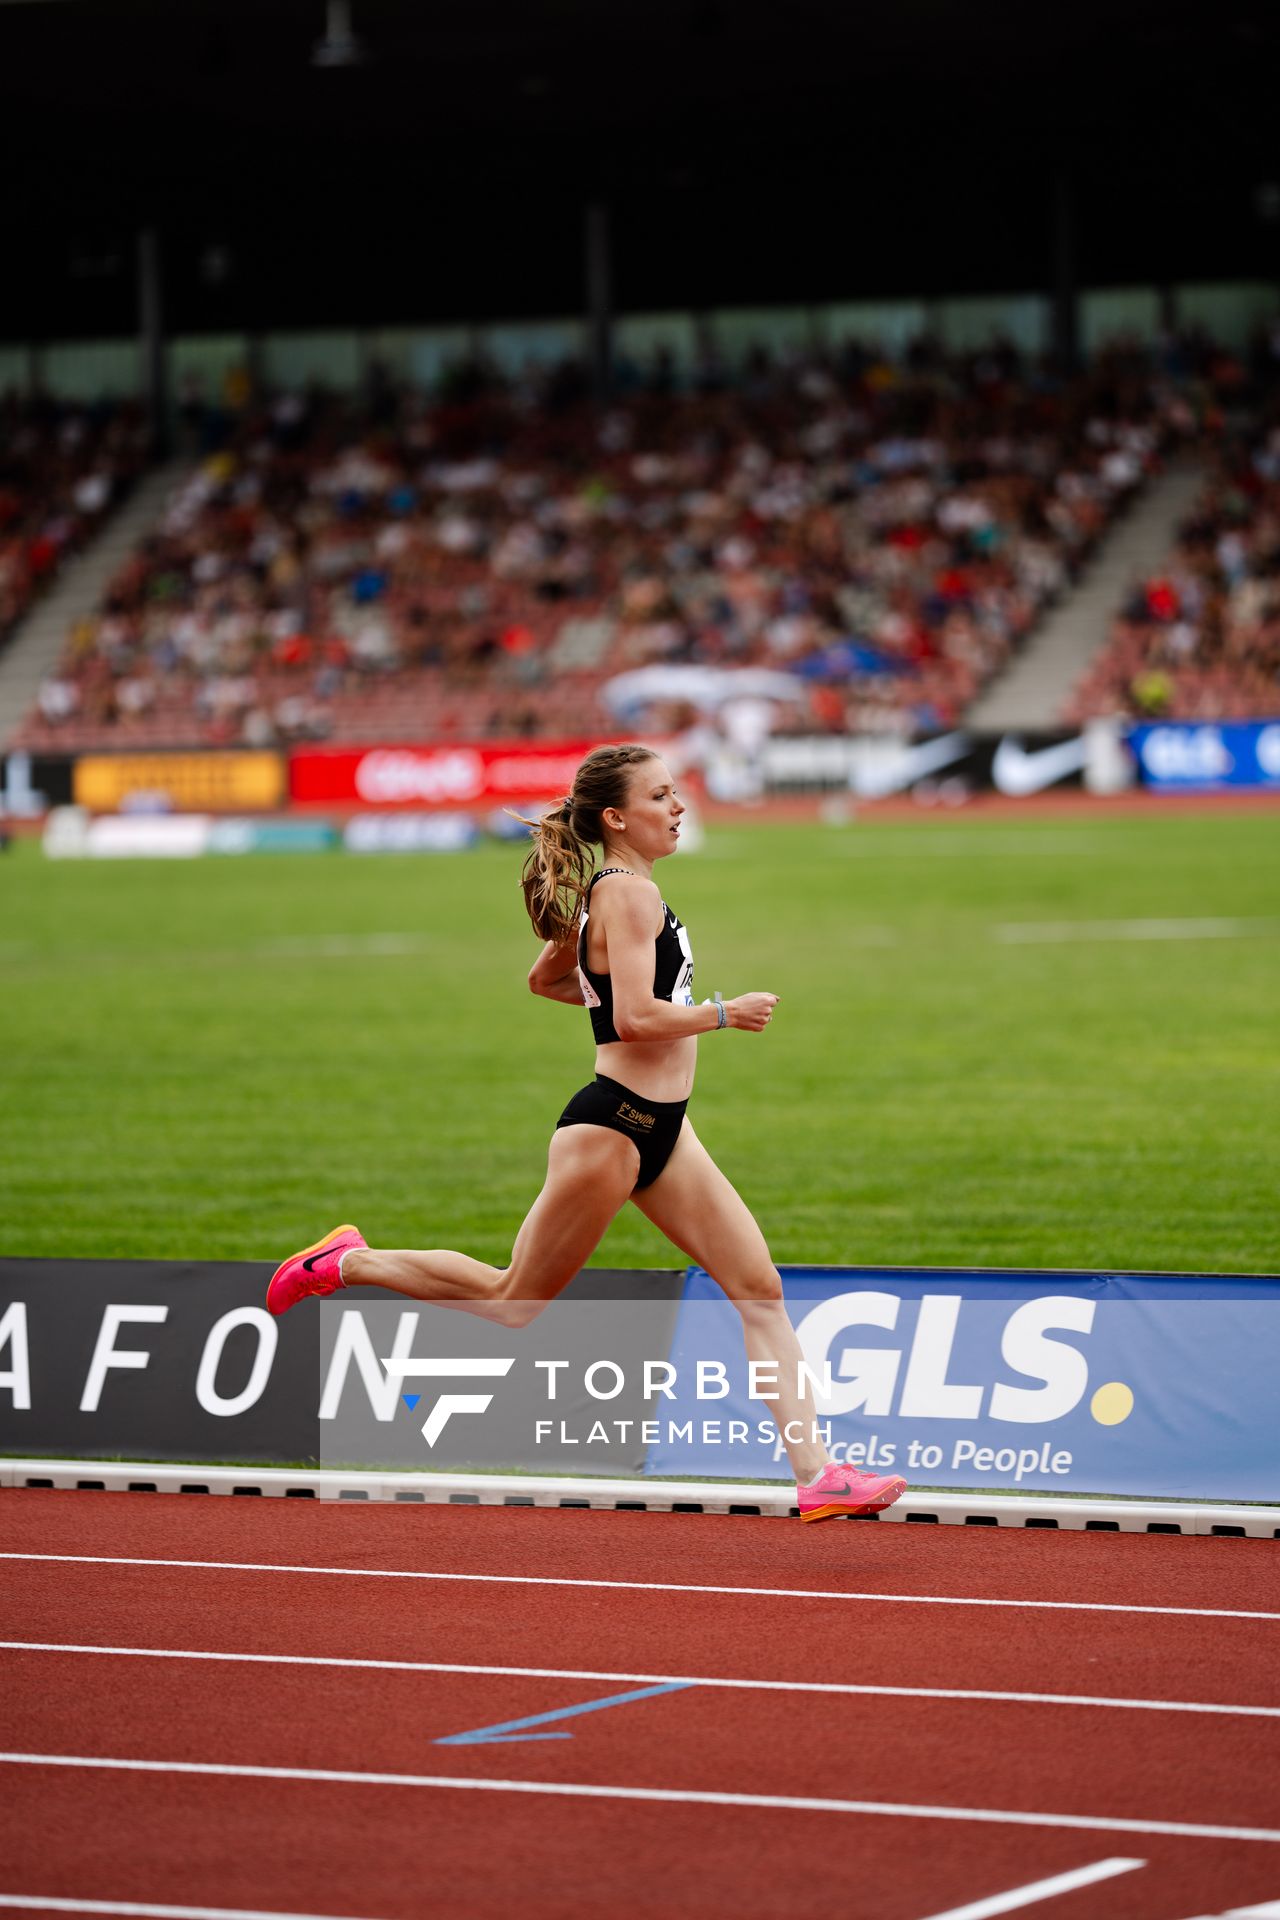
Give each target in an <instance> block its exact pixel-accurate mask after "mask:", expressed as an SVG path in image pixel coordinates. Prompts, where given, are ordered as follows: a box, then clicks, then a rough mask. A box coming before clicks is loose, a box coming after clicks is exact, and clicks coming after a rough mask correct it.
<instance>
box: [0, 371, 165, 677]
mask: <svg viewBox="0 0 1280 1920" xmlns="http://www.w3.org/2000/svg"><path fill="white" fill-rule="evenodd" d="M145 461H146V435H145V430H144V428H143V425H142V420H141V415H140V412H139V410H138V409H137V408H136V407H132V406H125V405H112V406H102V407H80V406H69V405H59V404H57V403H56V402H53V401H49V400H39V401H33V400H22V399H20V398H18V396H17V395H15V394H12V393H10V394H7V395H6V394H0V647H3V646H4V645H5V643H6V642H7V641H8V639H9V638H10V636H11V635H12V633H13V631H14V629H15V627H16V626H17V625H18V623H19V621H20V620H21V619H22V618H23V616H24V615H25V614H26V613H27V611H28V610H29V608H30V607H31V605H32V603H33V601H34V600H35V599H36V597H37V596H38V595H39V594H40V592H41V591H42V590H43V589H44V588H45V587H46V586H47V585H48V584H49V582H50V581H51V580H52V579H53V578H54V576H55V575H56V573H57V571H58V568H59V567H60V566H61V564H62V562H63V561H64V560H65V559H66V558H67V556H68V555H69V554H70V553H72V552H74V551H76V550H77V549H78V548H80V547H82V546H83V545H84V544H85V542H86V541H87V540H89V539H90V538H92V536H93V534H94V532H95V531H96V529H97V528H98V527H99V526H101V524H102V523H103V521H104V520H105V518H106V517H107V515H108V514H109V513H110V512H111V511H112V509H113V508H114V507H116V506H118V505H119V503H120V502H121V500H122V499H123V498H124V496H125V494H126V493H127V492H128V490H129V488H130V487H131V485H132V484H133V482H134V480H135V479H136V478H137V475H138V474H139V472H140V471H141V470H142V468H143V466H144V465H145Z"/></svg>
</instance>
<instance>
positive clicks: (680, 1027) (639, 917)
mask: <svg viewBox="0 0 1280 1920" xmlns="http://www.w3.org/2000/svg"><path fill="white" fill-rule="evenodd" d="M596 912H597V913H598V914H599V916H600V919H601V921H602V922H603V925H604V932H605V944H606V946H607V947H608V951H609V973H610V975H611V977H612V981H613V1024H614V1027H615V1028H616V1029H617V1034H618V1038H619V1039H620V1040H649V1041H653V1040H683V1039H687V1038H688V1037H689V1036H690V1035H691V1034H699V1033H712V1032H714V1031H715V1029H716V1027H718V1026H719V1024H720V1013H719V1009H718V1008H717V1007H716V1004H715V1002H714V1001H712V1000H704V1001H703V1003H702V1005H701V1006H698V1007H677V1006H672V1004H671V1002H670V1001H669V1000H657V999H655V998H654V993H653V972H654V941H655V939H656V938H657V934H658V930H659V927H660V925H661V913H662V898H661V895H660V894H659V892H658V889H657V887H655V886H654V884H653V882H652V881H648V882H645V883H642V884H640V885H637V886H627V887H625V888H623V887H622V886H621V885H619V886H617V887H616V888H613V889H611V890H610V893H609V894H608V896H607V897H606V898H604V899H602V900H600V902H599V906H598V907H597V909H596ZM776 1001H777V995H776V994H773V993H745V994H743V995H742V996H741V997H740V998H739V999H737V1000H726V1002H725V1008H726V1011H727V1013H728V1022H727V1024H728V1025H729V1026H731V1027H743V1028H746V1029H748V1030H749V1031H751V1032H755V1033H758V1032H759V1031H760V1030H761V1028H762V1027H763V1026H764V1025H765V1024H766V1022H767V1020H768V1017H769V1014H770V1013H771V1012H772V1010H773V1007H774V1005H775V1004H776Z"/></svg>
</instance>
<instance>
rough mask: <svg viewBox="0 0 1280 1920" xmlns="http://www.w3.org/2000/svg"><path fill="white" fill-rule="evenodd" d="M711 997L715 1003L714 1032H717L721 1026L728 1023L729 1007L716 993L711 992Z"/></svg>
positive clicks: (725, 1025)
mask: <svg viewBox="0 0 1280 1920" xmlns="http://www.w3.org/2000/svg"><path fill="white" fill-rule="evenodd" d="M711 998H712V999H713V1000H714V1001H715V1003H716V1032H717V1033H719V1031H720V1029H721V1027H727V1026H728V1024H729V1009H728V1008H727V1007H726V1006H725V1003H724V1001H723V1000H722V999H721V998H720V995H719V994H718V993H713V994H712V996H711Z"/></svg>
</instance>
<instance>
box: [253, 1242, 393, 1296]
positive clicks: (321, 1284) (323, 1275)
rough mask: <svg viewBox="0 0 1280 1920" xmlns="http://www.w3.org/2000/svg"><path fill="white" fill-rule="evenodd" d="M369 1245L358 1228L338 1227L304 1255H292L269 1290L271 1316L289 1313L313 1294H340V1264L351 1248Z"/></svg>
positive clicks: (278, 1270) (277, 1271)
mask: <svg viewBox="0 0 1280 1920" xmlns="http://www.w3.org/2000/svg"><path fill="white" fill-rule="evenodd" d="M368 1244H369V1242H368V1241H367V1240H366V1239H365V1237H364V1235H363V1234H362V1233H361V1232H360V1231H359V1229H358V1228H356V1227H352V1226H346V1227H335V1228H334V1229H333V1231H332V1232H331V1233H326V1235H325V1236H324V1239H323V1240H317V1241H316V1243H315V1245H314V1246H313V1247H304V1248H303V1249H302V1252H301V1253H291V1254H290V1255H289V1258H288V1259H287V1260H285V1261H283V1262H282V1263H281V1264H280V1266H278V1267H277V1268H276V1270H275V1272H274V1273H273V1274H272V1276H271V1284H270V1286H269V1287H268V1288H267V1308H268V1311H269V1312H271V1313H288V1311H289V1309H290V1307H294V1306H296V1305H297V1304H298V1302H299V1300H305V1299H306V1297H307V1295H308V1294H309V1293H336V1292H337V1290H338V1288H339V1287H340V1286H341V1285H342V1276H341V1274H340V1273H339V1271H338V1263H339V1261H340V1260H341V1259H342V1256H343V1254H344V1253H346V1251H347V1249H348V1248H349V1247H367V1246H368Z"/></svg>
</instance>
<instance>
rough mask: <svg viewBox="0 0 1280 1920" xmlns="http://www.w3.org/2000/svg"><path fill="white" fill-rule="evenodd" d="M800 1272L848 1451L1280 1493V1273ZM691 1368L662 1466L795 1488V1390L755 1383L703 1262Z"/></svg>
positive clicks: (664, 1440) (685, 1354)
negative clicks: (791, 1482)
mask: <svg viewBox="0 0 1280 1920" xmlns="http://www.w3.org/2000/svg"><path fill="white" fill-rule="evenodd" d="M781 1271H782V1279H783V1290H784V1297H785V1300H786V1305H787V1310H788V1312H789V1314H790V1316H791V1320H792V1323H793V1324H794V1326H795V1328H796V1331H797V1334H798V1335H799V1339H800V1344H801V1347H802V1349H803V1353H804V1362H805V1367H804V1370H803V1372H802V1378H801V1380H800V1382H798V1383H796V1389H797V1391H799V1392H802V1393H803V1394H804V1396H805V1397H804V1398H803V1400H802V1403H801V1404H802V1405H803V1408H804V1410H805V1413H806V1416H808V1417H812V1418H816V1420H817V1422H818V1423H819V1425H820V1426H821V1427H822V1429H823V1430H824V1432H825V1433H826V1435H827V1437H828V1442H829V1445H830V1447H831V1452H832V1454H833V1456H834V1457H835V1458H836V1459H837V1460H849V1461H850V1462H852V1464H854V1465H855V1466H864V1467H869V1468H872V1469H876V1470H884V1471H890V1470H892V1471H894V1472H899V1473H902V1474H904V1475H905V1476H906V1478H907V1480H908V1482H911V1481H914V1482H916V1483H917V1484H919V1485H922V1486H931V1487H966V1488H974V1487H976V1488H984V1487H992V1488H995V1487H999V1488H1024V1489H1026V1490H1027V1491H1028V1492H1031V1491H1034V1492H1037V1493H1053V1492H1060V1493H1120V1494H1143V1495H1148V1496H1169V1497H1171V1498H1183V1499H1204V1500H1259V1501H1274V1500H1276V1499H1278V1498H1280V1396H1278V1389H1277V1382H1278V1381H1280V1278H1257V1279H1255V1278H1251V1277H1238V1276H1236V1277H1233V1276H1222V1277H1219V1276H1213V1275H1208V1276H1205V1275H1194V1274H1192V1275H1173V1274H1107V1273H1099V1274H1088V1273H1053V1272H1050V1273H1013V1272H1009V1273H1001V1272H971V1271H966V1270H962V1269H952V1268H944V1269H941V1270H939V1269H919V1268H914V1269H908V1268H891V1269H881V1268H869V1267H784V1268H783V1269H782V1270H781ZM671 1359H672V1362H673V1363H674V1364H673V1380H672V1383H671V1386H670V1389H669V1391H668V1392H667V1393H666V1394H664V1396H663V1398H662V1400H661V1401H660V1402H659V1404H658V1405H657V1407H655V1409H654V1412H655V1413H656V1415H657V1416H658V1418H657V1435H656V1444H653V1445H651V1447H650V1449H649V1453H648V1457H647V1461H646V1467H645V1471H646V1472H647V1473H650V1474H693V1475H697V1476H699V1477H704V1478H713V1477H714V1478H719V1477H734V1478H742V1479H753V1480H785V1479H788V1478H790V1477H791V1473H790V1468H789V1466H788V1462H787V1458H786V1453H785V1449H784V1446H783V1441H782V1438H781V1434H780V1432H779V1421H778V1418H777V1415H778V1403H777V1402H776V1401H774V1402H772V1403H771V1402H770V1401H769V1400H768V1399H767V1398H765V1397H763V1395H762V1391H761V1390H762V1389H763V1394H768V1392H769V1391H770V1389H771V1388H773V1387H774V1386H775V1384H776V1383H775V1382H773V1381H772V1380H771V1378H770V1377H769V1374H768V1370H767V1369H763V1370H761V1369H759V1368H758V1369H757V1371H756V1378H755V1380H754V1382H753V1381H752V1380H751V1378H750V1376H749V1372H748V1364H749V1363H748V1361H747V1359H746V1357H745V1354H744V1351H743V1335H742V1322H741V1320H740V1318H739V1315H738V1313H737V1310H736V1309H735V1308H734V1306H733V1305H732V1304H731V1302H729V1301H728V1300H726V1298H725V1296H724V1295H723V1294H722V1293H721V1291H720V1289H719V1288H718V1287H717V1286H716V1284H715V1282H714V1281H713V1280H712V1279H711V1278H710V1276H709V1275H708V1274H706V1273H704V1272H703V1271H702V1270H701V1269H700V1268H696V1267H695V1268H693V1269H691V1270H690V1273H689V1275H688V1278H687V1280H686V1283H685V1291H684V1297H683V1299H682V1301H681V1305H680V1310H679V1314H678V1316H677V1320H676V1330H675V1339H674V1343H673V1346H672V1352H671ZM791 1384H792V1383H790V1382H788V1383H787V1385H788V1386H791ZM753 1385H754V1387H755V1389H756V1392H755V1394H754V1395H753V1393H752V1391H751V1388H752V1386H753Z"/></svg>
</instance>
